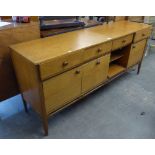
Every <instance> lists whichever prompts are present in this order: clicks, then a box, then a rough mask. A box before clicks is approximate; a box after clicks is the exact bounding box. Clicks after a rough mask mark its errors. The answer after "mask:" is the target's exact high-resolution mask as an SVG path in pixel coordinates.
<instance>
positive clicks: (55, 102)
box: [43, 67, 81, 114]
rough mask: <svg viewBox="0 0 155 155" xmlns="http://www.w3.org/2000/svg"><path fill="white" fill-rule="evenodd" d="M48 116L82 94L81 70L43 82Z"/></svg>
mask: <svg viewBox="0 0 155 155" xmlns="http://www.w3.org/2000/svg"><path fill="white" fill-rule="evenodd" d="M43 91H44V99H45V106H46V111H47V114H50V113H52V112H54V111H56V110H58V109H59V108H62V107H63V106H65V105H66V104H67V103H69V102H71V101H73V100H74V99H75V98H77V97H78V96H80V94H81V68H80V67H77V68H75V69H72V70H70V71H68V72H65V73H63V74H60V75H58V76H55V77H53V78H51V79H49V80H46V81H45V82H43Z"/></svg>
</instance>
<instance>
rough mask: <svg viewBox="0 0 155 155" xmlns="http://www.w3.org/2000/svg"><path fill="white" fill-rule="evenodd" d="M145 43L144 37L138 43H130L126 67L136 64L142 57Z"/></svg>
mask: <svg viewBox="0 0 155 155" xmlns="http://www.w3.org/2000/svg"><path fill="white" fill-rule="evenodd" d="M145 45H146V39H145V40H142V41H140V42H138V43H135V44H132V46H131V50H130V54H129V60H128V67H130V66H133V65H135V64H137V63H138V62H139V61H140V60H141V59H142V56H143V52H144V49H145Z"/></svg>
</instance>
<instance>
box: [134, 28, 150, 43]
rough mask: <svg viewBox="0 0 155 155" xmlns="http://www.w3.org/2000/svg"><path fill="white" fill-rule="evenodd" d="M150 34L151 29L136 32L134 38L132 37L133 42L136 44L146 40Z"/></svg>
mask: <svg viewBox="0 0 155 155" xmlns="http://www.w3.org/2000/svg"><path fill="white" fill-rule="evenodd" d="M150 34H151V29H150V28H149V29H143V30H140V31H138V32H136V34H135V37H134V42H138V41H140V40H143V39H145V38H148V37H149V36H150Z"/></svg>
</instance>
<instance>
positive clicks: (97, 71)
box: [82, 54, 110, 93]
mask: <svg viewBox="0 0 155 155" xmlns="http://www.w3.org/2000/svg"><path fill="white" fill-rule="evenodd" d="M109 61H110V54H107V55H105V56H103V57H100V58H98V59H95V60H93V61H91V62H88V63H87V64H85V65H83V66H82V73H83V75H82V93H85V92H87V91H89V90H91V89H93V88H94V87H95V86H97V85H99V84H100V83H102V82H104V81H105V80H106V79H107V74H108V69H109Z"/></svg>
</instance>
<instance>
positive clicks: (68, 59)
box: [39, 51, 83, 80]
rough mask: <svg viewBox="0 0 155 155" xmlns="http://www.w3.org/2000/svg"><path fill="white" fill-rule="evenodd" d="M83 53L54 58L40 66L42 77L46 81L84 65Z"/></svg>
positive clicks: (77, 52)
mask: <svg viewBox="0 0 155 155" xmlns="http://www.w3.org/2000/svg"><path fill="white" fill-rule="evenodd" d="M82 61H83V60H82V51H76V52H72V53H68V54H66V55H63V56H61V57H57V58H53V59H52V60H49V61H47V62H44V63H42V64H40V67H39V69H40V76H41V79H42V80H44V79H46V78H49V77H51V76H54V75H56V74H59V73H61V72H64V71H66V70H68V69H70V68H72V67H74V66H76V65H78V64H80V63H82Z"/></svg>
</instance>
